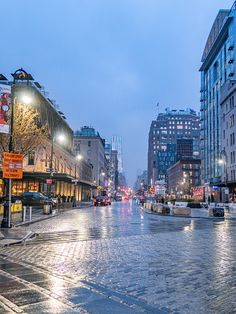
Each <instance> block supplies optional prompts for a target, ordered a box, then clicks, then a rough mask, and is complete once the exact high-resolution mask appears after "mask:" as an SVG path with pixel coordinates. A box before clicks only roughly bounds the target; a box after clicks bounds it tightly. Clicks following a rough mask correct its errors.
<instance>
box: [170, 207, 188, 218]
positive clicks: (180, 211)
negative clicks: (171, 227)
mask: <svg viewBox="0 0 236 314" xmlns="http://www.w3.org/2000/svg"><path fill="white" fill-rule="evenodd" d="M173 215H175V216H191V208H189V207H182V206H174V207H173Z"/></svg>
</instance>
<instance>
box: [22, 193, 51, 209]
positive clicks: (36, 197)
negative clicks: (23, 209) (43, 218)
mask: <svg viewBox="0 0 236 314" xmlns="http://www.w3.org/2000/svg"><path fill="white" fill-rule="evenodd" d="M21 201H22V204H23V206H32V207H38V208H43V205H44V204H45V203H46V202H47V203H48V204H49V205H51V206H52V207H54V206H55V203H54V202H53V200H52V199H51V198H50V197H48V196H46V195H44V194H42V193H40V192H24V193H23V194H22V198H21Z"/></svg>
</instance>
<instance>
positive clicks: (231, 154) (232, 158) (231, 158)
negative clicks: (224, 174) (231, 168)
mask: <svg viewBox="0 0 236 314" xmlns="http://www.w3.org/2000/svg"><path fill="white" fill-rule="evenodd" d="M230 162H231V164H235V151H233V152H231V153H230Z"/></svg>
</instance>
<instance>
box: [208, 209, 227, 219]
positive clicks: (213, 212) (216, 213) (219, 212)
mask: <svg viewBox="0 0 236 314" xmlns="http://www.w3.org/2000/svg"><path fill="white" fill-rule="evenodd" d="M224 215H225V210H224V207H210V208H209V216H211V217H224Z"/></svg>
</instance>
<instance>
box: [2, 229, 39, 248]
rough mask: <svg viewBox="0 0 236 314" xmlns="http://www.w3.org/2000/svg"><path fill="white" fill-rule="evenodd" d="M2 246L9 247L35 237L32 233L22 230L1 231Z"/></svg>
mask: <svg viewBox="0 0 236 314" xmlns="http://www.w3.org/2000/svg"><path fill="white" fill-rule="evenodd" d="M0 235H1V237H0V246H8V245H12V244H17V243H21V242H24V241H26V240H27V239H30V238H32V237H34V236H35V233H34V232H32V231H27V230H22V229H20V228H17V229H15V228H6V229H3V228H1V229H0Z"/></svg>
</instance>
